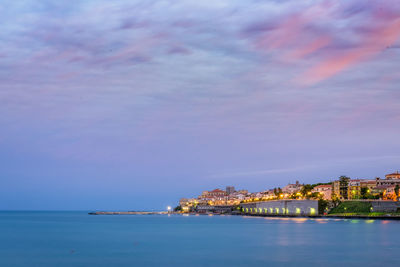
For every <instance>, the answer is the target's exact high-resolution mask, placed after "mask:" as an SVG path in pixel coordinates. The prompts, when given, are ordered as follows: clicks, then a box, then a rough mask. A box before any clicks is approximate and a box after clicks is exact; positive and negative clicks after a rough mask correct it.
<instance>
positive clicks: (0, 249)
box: [0, 211, 400, 267]
mask: <svg viewBox="0 0 400 267" xmlns="http://www.w3.org/2000/svg"><path fill="white" fill-rule="evenodd" d="M399 263H400V221H395V220H352V219H345V220H343V219H325V218H315V219H309V218H277V217H251V216H207V215H200V216H196V215H188V216H185V215H88V213H87V212H72V211H71V212H65V211H63V212H61V211H59V212H57V211H52V212H50V211H46V212H45V211H24V212H22V211H3V212H0V266H1V267H8V266H9V267H28V266H29V267H32V266H40V267H67V266H68V267H71V266H72V267H74V266H97V267H102V266H324V267H325V266H395V265H398V264H399Z"/></svg>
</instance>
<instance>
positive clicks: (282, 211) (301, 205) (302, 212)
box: [240, 200, 319, 216]
mask: <svg viewBox="0 0 400 267" xmlns="http://www.w3.org/2000/svg"><path fill="white" fill-rule="evenodd" d="M240 208H241V210H242V212H243V213H244V214H254V215H256V214H259V215H290V216H316V215H318V214H319V213H318V200H272V201H259V202H252V203H242V204H240Z"/></svg>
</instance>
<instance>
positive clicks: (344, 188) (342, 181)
mask: <svg viewBox="0 0 400 267" xmlns="http://www.w3.org/2000/svg"><path fill="white" fill-rule="evenodd" d="M349 181H350V177H347V176H345V175H342V176H340V177H339V191H340V195H341V196H342V197H343V198H344V199H349V194H348V193H349Z"/></svg>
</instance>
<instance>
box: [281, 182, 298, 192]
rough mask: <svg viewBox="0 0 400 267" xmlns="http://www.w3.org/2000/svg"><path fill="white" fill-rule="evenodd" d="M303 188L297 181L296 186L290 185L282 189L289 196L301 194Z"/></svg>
mask: <svg viewBox="0 0 400 267" xmlns="http://www.w3.org/2000/svg"><path fill="white" fill-rule="evenodd" d="M301 187H302V185H301V184H300V183H299V181H296V183H295V184H288V185H287V186H285V187H284V188H282V192H283V193H287V194H293V193H296V192H299V191H300V189H301Z"/></svg>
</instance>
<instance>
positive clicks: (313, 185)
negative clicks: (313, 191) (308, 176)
mask: <svg viewBox="0 0 400 267" xmlns="http://www.w3.org/2000/svg"><path fill="white" fill-rule="evenodd" d="M331 184H332V182H329V183H316V184H312V185H311V186H312V188H314V187H316V186H319V185H331Z"/></svg>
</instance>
